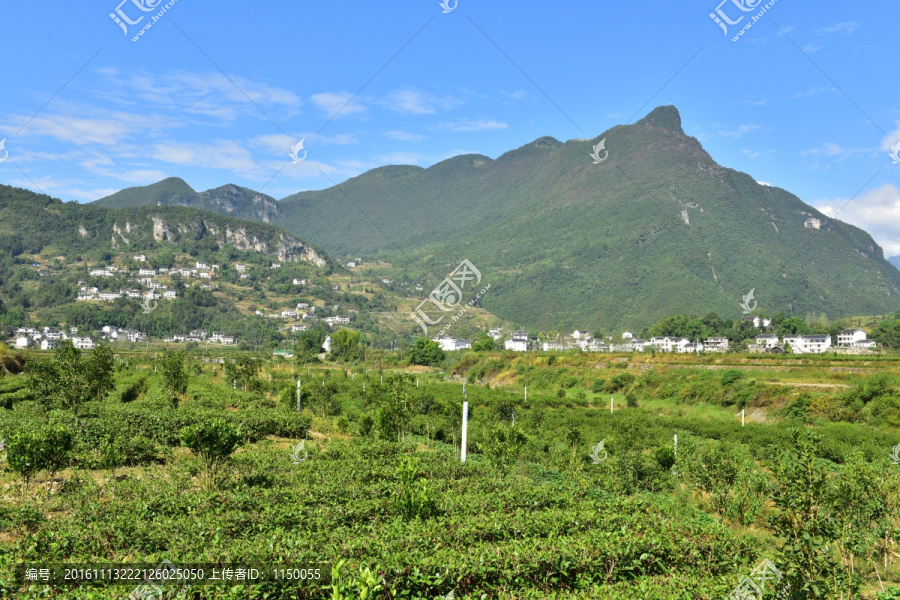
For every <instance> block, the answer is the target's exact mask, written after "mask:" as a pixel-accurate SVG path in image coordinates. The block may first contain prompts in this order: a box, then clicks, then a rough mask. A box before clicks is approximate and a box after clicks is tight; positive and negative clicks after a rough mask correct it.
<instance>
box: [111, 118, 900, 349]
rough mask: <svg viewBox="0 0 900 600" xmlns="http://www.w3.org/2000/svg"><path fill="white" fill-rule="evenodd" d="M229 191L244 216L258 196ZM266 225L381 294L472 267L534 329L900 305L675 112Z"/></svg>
mask: <svg viewBox="0 0 900 600" xmlns="http://www.w3.org/2000/svg"><path fill="white" fill-rule="evenodd" d="M601 142H602V144H601ZM595 147H597V149H598V153H597V154H596V156H597V157H598V158H600V159H602V160H600V161H596V160H594V159H593V158H592V157H591V153H592V152H593V151H594V148H595ZM607 152H608V154H607ZM595 163H599V164H595ZM176 182H180V183H181V184H183V185H178V184H177V183H176ZM162 184H165V185H162ZM156 185H157V186H162V187H160V188H158V189H157V188H155V186H148V187H147V188H132V190H124V191H123V192H120V194H125V192H128V193H127V194H125V196H124V200H123V201H128V202H137V201H138V200H137V199H138V198H140V200H139V202H140V203H141V204H142V205H146V204H154V203H155V202H156V201H159V202H163V201H164V200H165V202H163V203H168V202H173V203H178V202H186V201H185V200H184V199H183V198H184V197H183V194H184V193H185V190H184V188H187V185H186V184H184V182H181V181H180V180H174V181H173V180H166V181H165V182H160V184H156ZM226 187H228V186H226ZM233 187H236V186H233ZM187 189H188V190H189V189H190V188H187ZM220 189H221V188H220ZM239 190H243V193H242V194H240V197H241V198H244V199H245V200H244V202H243V203H242V204H241V206H242V207H244V208H247V207H248V203H247V201H246V198H253V197H254V193H253V192H251V191H249V190H245V189H244V188H239ZM117 196H119V195H113V196H111V197H110V198H107V199H104V200H101V201H98V203H94V204H99V203H104V202H109V201H110V200H111V199H113V198H116V197H117ZM198 196H199V194H198ZM211 197H218V196H217V195H216V194H211ZM167 198H168V200H166V199H167ZM178 198H181V199H180V200H179V199H178ZM120 200H121V197H120ZM117 201H118V200H117ZM190 202H191V203H192V206H196V205H197V203H198V202H199V201H198V200H197V199H196V198H194V199H193V200H190ZM208 206H210V208H208V210H214V211H215V212H223V211H224V210H225V209H224V208H223V206H224V204H223V203H216V202H209V204H208ZM250 218H255V219H257V220H263V218H262V217H261V216H253V215H252V214H251V215H250ZM267 218H268V219H269V220H270V221H271V222H272V223H273V224H276V225H278V226H281V227H283V228H284V229H287V230H289V231H293V232H295V233H296V234H297V235H302V236H303V238H304V239H306V240H309V241H310V242H311V243H314V244H316V245H317V246H319V247H321V248H323V249H324V250H326V251H327V252H328V253H330V254H332V255H340V256H343V257H345V258H347V257H355V256H366V257H383V258H386V259H388V260H389V261H390V262H391V263H392V264H393V265H394V267H395V273H394V274H393V275H392V277H391V278H392V279H395V280H396V279H399V280H400V281H414V282H416V283H420V284H422V285H423V286H424V287H425V289H426V290H427V289H431V288H433V287H434V285H436V284H437V283H438V282H439V281H441V280H442V279H443V278H444V277H445V275H446V274H447V273H449V272H450V271H451V270H452V269H453V268H454V267H455V266H456V265H458V264H460V263H461V261H462V260H463V259H468V260H470V261H471V262H472V263H473V264H474V265H475V266H476V267H477V268H478V269H479V270H480V271H481V274H482V278H483V280H484V285H486V284H487V283H490V284H491V288H490V290H489V291H488V292H487V293H486V294H485V295H484V297H483V298H481V300H480V305H481V306H483V307H484V308H485V309H487V310H489V311H490V312H492V313H493V314H494V315H496V316H498V317H500V318H501V319H504V320H506V321H508V322H513V323H518V324H520V325H523V326H527V327H529V328H534V329H543V330H553V329H572V328H578V329H587V330H590V331H600V330H605V331H620V330H621V329H622V328H629V329H633V328H636V329H640V328H642V327H644V326H648V325H650V324H652V323H653V322H655V321H656V320H658V319H659V318H661V317H664V316H668V315H670V314H673V313H678V312H681V313H685V312H686V313H695V314H701V315H702V314H705V313H707V312H709V311H716V312H718V313H719V314H720V315H721V316H723V317H727V318H735V317H738V316H740V315H741V314H743V312H744V310H746V309H745V308H744V306H747V307H748V308H753V307H754V306H755V307H756V308H757V311H762V312H764V313H767V314H774V313H776V312H778V311H783V312H785V313H786V314H788V315H800V316H803V315H805V314H806V313H807V312H811V311H817V312H818V313H820V314H821V313H825V314H826V315H828V316H829V317H831V318H837V317H841V316H848V315H860V314H884V313H887V312H891V311H894V310H897V308H898V304H900V271H898V270H897V269H896V268H894V267H893V266H892V265H891V264H890V263H888V262H887V261H886V260H885V259H884V253H883V251H882V249H881V248H880V247H879V246H878V245H877V244H876V243H875V241H874V240H873V239H872V237H871V236H870V235H869V234H867V233H866V232H865V231H862V230H861V229H858V228H856V227H853V226H851V225H847V224H846V223H842V222H841V221H837V220H834V219H830V218H829V217H827V216H826V215H824V214H822V213H821V212H819V211H818V210H816V209H815V208H813V207H811V206H809V205H807V204H805V203H804V202H803V201H802V200H800V198H798V197H797V196H795V195H793V194H791V193H790V192H788V191H786V190H783V189H781V188H777V187H772V186H768V185H763V184H760V183H757V181H756V180H755V179H754V178H753V177H751V176H750V175H748V174H745V173H741V172H738V171H735V170H732V169H729V168H727V167H723V166H721V165H719V164H717V163H716V162H715V161H714V160H713V158H712V157H711V156H710V155H709V154H708V153H707V152H706V151H705V150H704V149H703V147H702V145H701V144H700V142H699V141H698V140H697V139H696V138H693V137H690V136H688V135H686V134H685V133H684V130H683V129H682V126H681V115H680V114H679V112H678V110H677V109H676V108H675V107H673V106H663V107H658V108H656V109H654V110H653V111H651V112H650V113H649V114H648V115H647V116H646V117H644V118H643V119H641V120H640V121H638V122H637V123H635V124H633V125H619V126H616V127H613V128H612V129H610V130H608V131H606V132H604V133H602V134H601V135H599V136H597V137H596V138H594V139H591V140H569V141H566V142H561V141H559V140H556V139H553V138H550V137H543V138H539V139H537V140H535V141H533V142H531V143H529V144H526V145H524V146H522V147H521V148H517V149H515V150H511V151H509V152H507V153H505V154H503V155H501V156H499V157H498V158H496V159H491V158H489V157H487V156H484V155H480V154H469V155H462V156H455V157H453V158H450V159H448V160H445V161H442V162H440V163H438V164H435V165H433V166H431V167H429V168H427V169H425V168H421V167H417V166H409V165H393V166H386V167H381V168H377V169H373V170H371V171H368V172H366V173H363V174H362V175H359V176H358V177H355V178H352V179H349V180H347V181H346V182H343V183H341V184H340V185H338V186H335V187H332V188H328V189H325V190H319V191H306V192H301V193H298V194H295V195H292V196H289V197H287V198H284V199H282V200H281V201H279V202H278V203H277V206H276V208H275V210H273V211H270V212H269V213H268V217H267ZM380 276H382V277H383V276H384V275H380ZM751 290H752V291H753V292H754V300H753V301H752V302H750V303H749V304H745V305H743V306H742V304H741V303H742V300H743V298H744V296H745V295H747V294H748V293H749V292H750V291H751ZM466 293H467V294H468V291H466ZM466 299H467V300H468V299H470V298H469V296H468V295H467V296H466Z"/></svg>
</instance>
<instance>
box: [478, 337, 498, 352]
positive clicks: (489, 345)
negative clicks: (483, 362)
mask: <svg viewBox="0 0 900 600" xmlns="http://www.w3.org/2000/svg"><path fill="white" fill-rule="evenodd" d="M497 349H498V346H497V341H496V340H494V338H492V337H491V336H489V335H488V334H486V333H482V334H481V335H479V336H478V337H477V338H475V339H474V340H472V350H474V351H475V352H491V351H492V350H497Z"/></svg>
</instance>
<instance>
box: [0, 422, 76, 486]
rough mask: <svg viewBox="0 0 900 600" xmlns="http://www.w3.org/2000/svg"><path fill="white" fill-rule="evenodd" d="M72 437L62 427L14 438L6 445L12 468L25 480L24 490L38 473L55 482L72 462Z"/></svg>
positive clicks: (47, 426) (30, 430) (21, 434)
mask: <svg viewBox="0 0 900 600" xmlns="http://www.w3.org/2000/svg"><path fill="white" fill-rule="evenodd" d="M71 450H72V433H71V432H70V431H69V430H68V429H66V428H65V427H63V426H59V425H56V426H53V425H44V426H41V427H38V428H34V429H25V430H23V431H20V432H19V433H17V434H15V435H13V436H12V437H11V439H10V440H9V441H8V442H7V445H6V456H7V461H8V462H9V466H10V467H11V468H12V469H13V471H15V472H16V473H18V474H19V476H20V477H22V484H23V489H24V488H25V487H27V486H28V482H29V481H30V480H31V479H32V478H33V477H34V475H35V474H37V473H38V472H39V471H47V475H48V479H51V480H52V479H53V475H54V474H56V472H57V471H59V470H60V469H61V468H63V467H64V466H65V465H66V464H67V463H68V460H69V452H70V451H71Z"/></svg>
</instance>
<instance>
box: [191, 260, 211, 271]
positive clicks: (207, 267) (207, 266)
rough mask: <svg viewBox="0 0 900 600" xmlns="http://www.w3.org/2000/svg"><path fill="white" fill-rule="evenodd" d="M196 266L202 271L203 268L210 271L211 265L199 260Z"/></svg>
mask: <svg viewBox="0 0 900 600" xmlns="http://www.w3.org/2000/svg"><path fill="white" fill-rule="evenodd" d="M194 268H195V269H197V270H198V271H201V270H202V271H208V270H209V265H207V264H206V263H203V262H198V263H196V264H195V265H194Z"/></svg>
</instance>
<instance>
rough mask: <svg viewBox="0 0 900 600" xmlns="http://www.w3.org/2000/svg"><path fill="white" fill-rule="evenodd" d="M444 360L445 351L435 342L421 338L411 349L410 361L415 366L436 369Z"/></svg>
mask: <svg viewBox="0 0 900 600" xmlns="http://www.w3.org/2000/svg"><path fill="white" fill-rule="evenodd" d="M443 360H444V351H443V350H441V347H440V346H439V345H438V343H437V342H435V341H434V340H426V339H425V338H419V339H417V340H416V343H415V344H413V346H412V348H410V349H409V361H410V362H411V363H412V364H414V365H425V366H429V367H436V366H438V365H440V364H441V362H443Z"/></svg>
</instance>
